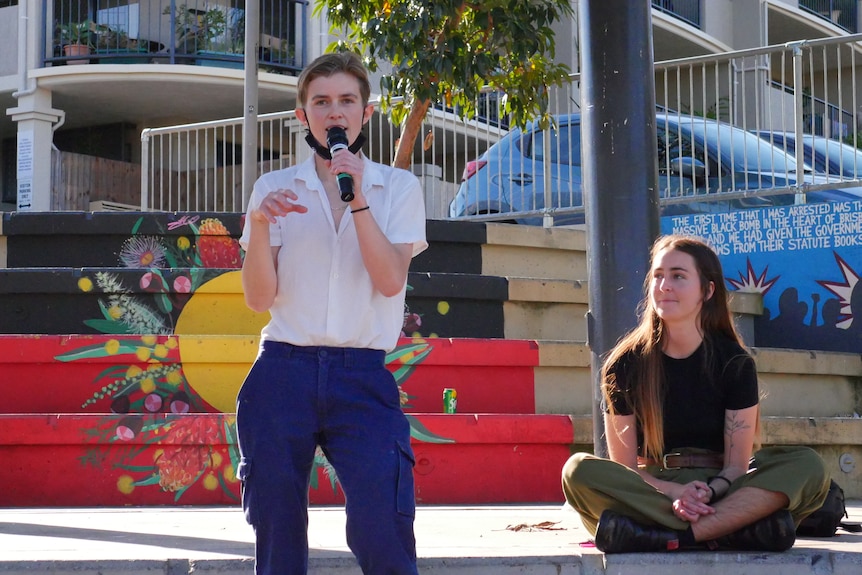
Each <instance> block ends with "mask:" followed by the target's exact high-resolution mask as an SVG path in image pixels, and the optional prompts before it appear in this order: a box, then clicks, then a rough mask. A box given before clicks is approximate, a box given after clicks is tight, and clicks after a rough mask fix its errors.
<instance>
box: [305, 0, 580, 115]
mask: <svg viewBox="0 0 862 575" xmlns="http://www.w3.org/2000/svg"><path fill="white" fill-rule="evenodd" d="M324 9H326V11H327V16H328V18H329V20H330V22H332V25H333V30H334V33H336V34H338V33H339V32H341V31H342V30H343V31H344V34H340V35H341V36H343V37H344V39H343V40H341V41H339V42H336V43H334V44H333V46H331V47H330V48H331V49H336V50H338V49H350V50H354V51H356V52H358V53H361V54H366V65H367V66H368V67H369V69H371V70H372V71H375V70H377V68H378V62H380V63H388V64H390V65H391V66H392V69H391V71H390V72H388V73H386V74H384V75H383V76H382V78H381V82H380V84H381V86H380V87H381V90H382V100H383V101H382V104H383V107H384V109H387V110H390V115H391V117H392V120H393V121H394V122H395V123H396V124H399V125H400V124H402V123H403V122H404V119H405V118H406V115H407V112H408V111H409V109H410V106H411V105H412V103H413V102H414V101H419V102H422V101H426V100H427V101H431V102H439V103H443V104H445V105H446V106H447V107H453V108H456V109H457V110H458V111H459V113H460V114H461V115H462V116H464V117H468V118H469V117H472V116H474V115H475V112H476V110H475V102H476V99H477V98H478V96H479V94H480V93H481V91H482V90H483V88H492V89H496V90H500V91H502V92H503V93H504V94H505V96H504V98H503V111H502V113H505V114H509V115H510V122H511V123H512V124H514V125H519V126H523V125H524V124H526V122H528V121H529V120H531V119H534V118H539V117H541V118H544V119H545V120H546V121H547V118H548V101H547V89H546V87H547V86H550V85H554V84H561V83H563V82H564V81H565V80H566V79H567V77H568V74H569V68H568V66H566V65H564V64H559V63H556V62H554V61H553V58H554V51H555V41H554V32H553V30H552V28H551V26H552V24H553V23H554V22H557V21H560V20H562V19H563V18H564V17H568V16H570V15H571V14H572V7H571V4H570V2H568V0H482V1H481V2H478V1H477V2H464V1H463V0H439V1H434V2H428V1H424V2H417V1H415V0H412V1H411V0H356V1H354V2H344V1H343V0H318V1H317V4H316V6H315V10H314V13H315V14H319V13H321V12H322V11H323V10H324ZM399 96H400V97H403V98H404V100H403V101H396V102H394V103H393V101H392V99H393V98H395V97H399Z"/></svg>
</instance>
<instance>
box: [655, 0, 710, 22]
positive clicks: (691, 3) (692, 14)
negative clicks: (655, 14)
mask: <svg viewBox="0 0 862 575" xmlns="http://www.w3.org/2000/svg"><path fill="white" fill-rule="evenodd" d="M652 7H653V8H655V9H656V10H658V11H660V12H664V13H665V14H670V15H671V16H673V17H674V18H678V19H680V20H682V21H683V22H686V23H687V24H691V25H692V26H694V27H695V28H700V0H652Z"/></svg>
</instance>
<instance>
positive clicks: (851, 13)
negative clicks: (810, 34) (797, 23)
mask: <svg viewBox="0 0 862 575" xmlns="http://www.w3.org/2000/svg"><path fill="white" fill-rule="evenodd" d="M799 8H801V9H802V10H805V11H806V12H810V13H812V14H815V15H816V16H820V17H821V18H823V19H824V20H829V21H830V22H832V23H833V24H835V25H836V26H840V27H841V28H844V29H845V30H847V31H848V32H850V33H851V34H855V33H856V32H858V31H859V26H858V23H857V17H858V10H859V8H858V3H857V0H799Z"/></svg>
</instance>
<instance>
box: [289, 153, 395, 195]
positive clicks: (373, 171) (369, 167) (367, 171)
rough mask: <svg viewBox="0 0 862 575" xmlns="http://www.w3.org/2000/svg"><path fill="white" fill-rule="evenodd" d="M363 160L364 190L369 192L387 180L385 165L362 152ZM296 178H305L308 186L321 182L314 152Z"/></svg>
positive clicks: (303, 164) (300, 166) (301, 167)
mask: <svg viewBox="0 0 862 575" xmlns="http://www.w3.org/2000/svg"><path fill="white" fill-rule="evenodd" d="M360 153H361V152H360ZM362 161H363V163H364V167H363V168H362V192H363V193H367V192H368V190H370V189H371V188H372V187H383V182H384V181H385V176H384V174H383V166H382V165H381V164H378V163H377V162H372V161H371V160H369V159H368V157H367V156H366V155H365V154H362ZM296 179H298V180H303V181H304V182H305V185H306V186H307V187H315V188H317V187H318V186H317V185H316V184H317V183H320V178H319V177H318V176H317V169H316V168H315V166H314V155H313V154H312V155H311V156H309V157H308V158H307V159H306V160H305V161H303V162H302V163H301V164H299V169H298V170H297V172H296Z"/></svg>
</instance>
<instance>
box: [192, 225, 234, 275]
mask: <svg viewBox="0 0 862 575" xmlns="http://www.w3.org/2000/svg"><path fill="white" fill-rule="evenodd" d="M198 231H199V233H200V235H199V236H198V239H197V248H198V255H199V256H200V258H201V263H202V264H203V265H204V267H208V268H232V269H235V268H239V267H242V254H241V250H240V246H239V242H238V241H236V240H235V239H234V238H232V237H230V233H229V232H228V230H227V228H226V227H224V225H223V224H222V223H221V222H220V221H219V220H217V219H215V218H208V219H205V220H203V221H202V222H201V225H200V228H199V230H198Z"/></svg>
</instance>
